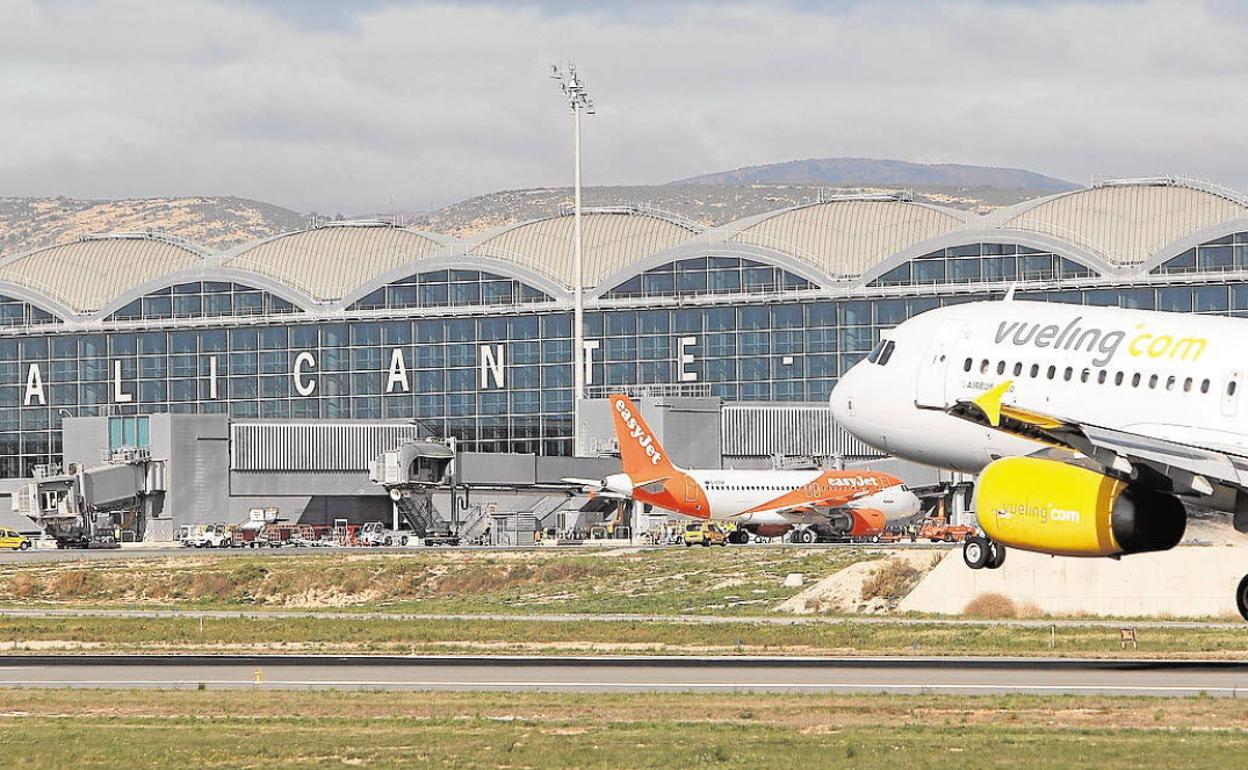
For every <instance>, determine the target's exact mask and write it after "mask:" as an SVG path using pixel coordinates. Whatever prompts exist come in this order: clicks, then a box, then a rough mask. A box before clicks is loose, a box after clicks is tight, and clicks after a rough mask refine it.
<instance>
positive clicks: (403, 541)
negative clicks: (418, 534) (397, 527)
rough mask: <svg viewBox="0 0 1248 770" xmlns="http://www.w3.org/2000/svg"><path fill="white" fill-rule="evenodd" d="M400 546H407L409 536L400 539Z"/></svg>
mask: <svg viewBox="0 0 1248 770" xmlns="http://www.w3.org/2000/svg"><path fill="white" fill-rule="evenodd" d="M399 545H407V535H404V536H403V537H401V538H399Z"/></svg>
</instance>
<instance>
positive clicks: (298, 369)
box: [291, 350, 316, 396]
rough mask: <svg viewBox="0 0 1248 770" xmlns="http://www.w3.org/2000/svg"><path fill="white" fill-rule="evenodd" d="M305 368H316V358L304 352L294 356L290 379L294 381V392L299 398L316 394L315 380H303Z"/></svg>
mask: <svg viewBox="0 0 1248 770" xmlns="http://www.w3.org/2000/svg"><path fill="white" fill-rule="evenodd" d="M305 367H307V368H311V369H315V368H316V357H315V356H313V355H312V354H311V353H309V352H307V351H306V350H305V351H304V352H302V353H300V354H299V355H297V356H295V370H294V371H293V372H291V377H293V378H294V380H295V392H296V393H298V394H299V395H301V396H310V395H312V394H313V393H314V392H316V380H305V379H304V378H303V370H304V368H305Z"/></svg>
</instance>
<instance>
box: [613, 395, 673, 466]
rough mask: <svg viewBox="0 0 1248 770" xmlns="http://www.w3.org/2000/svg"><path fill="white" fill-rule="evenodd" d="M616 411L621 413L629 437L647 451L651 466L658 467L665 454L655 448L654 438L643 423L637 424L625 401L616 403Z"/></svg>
mask: <svg viewBox="0 0 1248 770" xmlns="http://www.w3.org/2000/svg"><path fill="white" fill-rule="evenodd" d="M615 411H617V412H619V413H620V419H621V420H623V421H624V426H625V427H627V428H628V435H629V436H630V437H632V438H633V440H635V441H636V442H637V445H638V446H640V447H641V448H642V449H644V450H646V457H649V458H650V464H651V465H658V464H659V463H660V462H661V461H662V459H663V453H662V452H660V451H659V450H658V449H656V448H655V446H654V437H653V436H651V435H650V434H649V433H648V432H647V431H646V430H645V429H644V428H642V427H641V423H639V422H637V418H636V417H634V416H633V413H632V412H631V411H630V410H629V408H628V407H627V406H625V405H624V402H623V401H616V402H615Z"/></svg>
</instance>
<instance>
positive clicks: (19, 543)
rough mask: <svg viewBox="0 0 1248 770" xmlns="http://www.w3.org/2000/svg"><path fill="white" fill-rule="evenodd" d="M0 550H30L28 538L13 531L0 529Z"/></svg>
mask: <svg viewBox="0 0 1248 770" xmlns="http://www.w3.org/2000/svg"><path fill="white" fill-rule="evenodd" d="M0 548H11V549H13V550H14V551H25V550H27V549H28V548H30V538H28V537H26V536H25V535H23V534H22V533H21V532H18V531H17V530H15V529H0Z"/></svg>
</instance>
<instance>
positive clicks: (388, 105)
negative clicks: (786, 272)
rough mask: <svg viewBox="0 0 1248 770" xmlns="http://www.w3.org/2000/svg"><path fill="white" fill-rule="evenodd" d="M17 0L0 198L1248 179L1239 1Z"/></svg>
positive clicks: (365, 195)
mask: <svg viewBox="0 0 1248 770" xmlns="http://www.w3.org/2000/svg"><path fill="white" fill-rule="evenodd" d="M618 5H619V4H615V3H606V2H602V3H594V2H590V3H587V4H571V3H562V2H551V3H546V4H539V5H520V4H514V3H468V4H464V5H451V4H437V3H398V2H368V3H363V4H357V5H354V6H351V10H350V12H344V11H343V10H342V8H343V6H342V5H341V4H338V3H323V2H319V1H318V2H313V3H281V2H277V1H276V0H255V2H251V3H226V2H209V1H208V0H200V1H189V2H162V3H150V2H141V1H140V0H129V1H127V0H114V1H111V2H103V1H102V0H58V1H57V2H50V3H49V2H36V0H8V2H6V4H5V17H6V20H5V23H4V25H2V26H0V104H3V105H4V107H3V109H2V110H0V147H3V148H4V151H3V152H0V194H5V195H69V196H93V197H117V196H149V195H173V194H192V193H205V194H226V193H229V194H237V195H245V196H250V197H256V198H261V199H264V200H269V201H272V202H274V203H278V204H282V205H287V206H290V207H292V208H296V209H300V210H311V209H317V210H320V211H346V212H353V211H369V210H378V209H386V208H390V207H391V206H396V207H400V208H419V207H425V206H433V205H441V204H444V203H447V202H450V201H453V200H457V199H460V198H463V197H466V196H469V195H474V194H479V193H483V192H489V191H492V190H497V189H502V188H514V187H525V186H544V185H557V184H565V183H567V181H568V179H569V177H570V165H571V164H570V158H569V152H570V135H569V132H570V125H569V121H568V117H567V114H566V111H565V110H564V108H563V107H562V105H561V102H560V98H559V95H558V93H557V91H556V86H555V84H554V83H553V82H552V81H550V80H549V79H547V71H548V67H549V64H550V63H551V62H552V61H555V60H559V59H569V58H570V59H574V60H576V61H577V62H578V63H579V64H580V67H581V70H582V72H583V73H584V74H585V76H586V79H587V82H588V83H589V85H590V88H591V90H592V92H593V95H594V97H595V99H596V101H597V102H598V105H599V110H598V114H597V115H596V116H594V117H592V118H589V119H588V121H587V124H586V134H585V150H586V155H585V170H586V183H587V184H643V183H651V182H661V181H666V180H669V179H675V178H679V177H684V176H690V175H694V174H697V173H702V172H706V171H712V170H719V169H723V168H729V167H736V166H742V165H750V164H756V163H765V162H769V161H777V160H786V159H792V158H801V157H819V156H830V155H851V156H867V157H893V158H903V159H907V160H917V161H957V162H967V163H982V164H992V165H1009V166H1021V167H1026V168H1032V169H1035V170H1038V171H1042V172H1045V173H1050V174H1054V175H1057V176H1063V177H1066V178H1069V179H1072V180H1075V181H1086V180H1087V179H1088V178H1089V177H1090V176H1092V175H1094V174H1124V175H1140V174H1161V173H1188V174H1193V175H1197V176H1203V177H1207V178H1211V179H1214V180H1215V181H1218V182H1221V183H1223V184H1228V185H1231V186H1235V187H1239V188H1243V189H1248V152H1245V150H1248V135H1245V133H1244V132H1243V131H1242V128H1241V127H1242V126H1243V125H1245V123H1246V122H1248V103H1245V102H1244V101H1243V100H1242V99H1240V98H1238V95H1239V94H1242V93H1244V92H1245V90H1248V48H1246V47H1244V46H1243V45H1242V41H1243V40H1244V39H1248V18H1246V17H1245V15H1244V14H1243V13H1242V12H1239V11H1238V10H1237V9H1236V8H1235V7H1234V4H1227V3H1223V2H1217V3H1210V4H1202V3H1188V2H1166V1H1159V2H1147V3H1034V2H1032V3H1028V2H1018V3H1006V4H1002V3H988V2H926V3H920V2H902V3H866V2H863V3H854V2H841V3H832V4H822V3H814V2H795V3H780V2H773V3H712V2H708V3H698V2H688V3H676V4H670V3H648V2H647V3H641V4H637V5H633V6H631V7H627V8H626V9H625V10H618V9H617V8H618Z"/></svg>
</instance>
